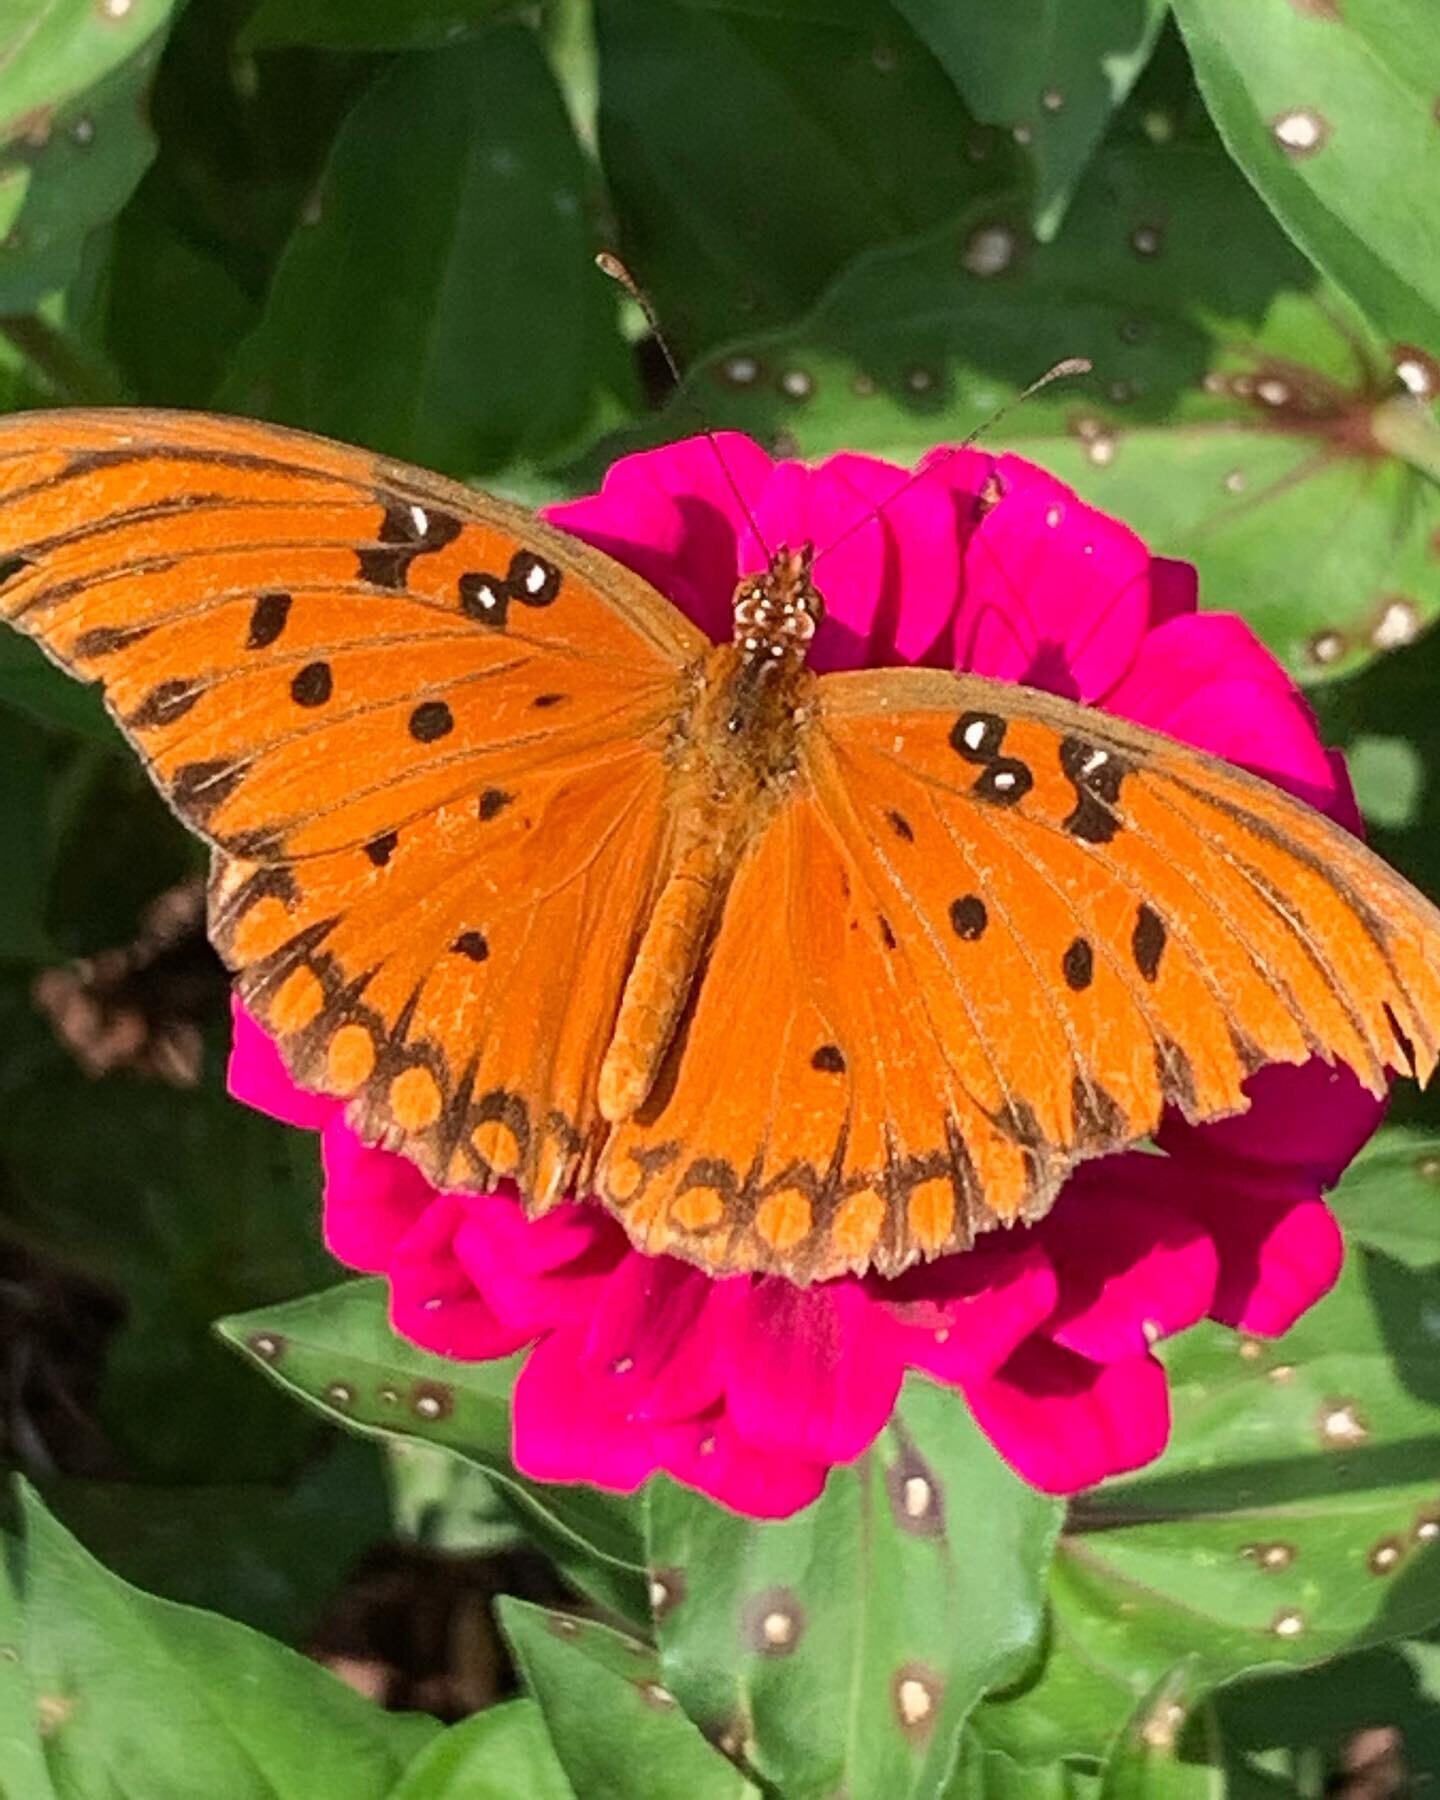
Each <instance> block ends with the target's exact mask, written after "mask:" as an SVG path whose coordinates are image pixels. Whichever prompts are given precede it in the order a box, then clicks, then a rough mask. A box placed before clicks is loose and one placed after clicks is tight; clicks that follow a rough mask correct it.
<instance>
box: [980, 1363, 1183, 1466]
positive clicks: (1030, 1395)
mask: <svg viewBox="0 0 1440 1800" xmlns="http://www.w3.org/2000/svg"><path fill="white" fill-rule="evenodd" d="M966 1397H967V1398H968V1400H969V1402H970V1406H971V1410H972V1411H973V1412H974V1414H975V1418H976V1420H977V1422H978V1423H979V1425H980V1428H981V1430H982V1431H984V1432H985V1434H986V1435H987V1436H988V1437H989V1438H990V1440H991V1442H992V1443H993V1444H994V1445H995V1448H996V1449H997V1450H998V1451H999V1452H1000V1454H1001V1455H1002V1456H1003V1457H1004V1458H1005V1460H1006V1461H1007V1462H1008V1463H1009V1464H1010V1466H1011V1467H1012V1468H1013V1469H1014V1470H1015V1471H1016V1473H1017V1474H1019V1475H1021V1476H1022V1477H1023V1478H1024V1479H1025V1480H1026V1481H1028V1482H1030V1483H1031V1484H1032V1485H1033V1486H1035V1487H1038V1488H1041V1489H1043V1490H1044V1491H1045V1492H1046V1493H1047V1494H1073V1493H1075V1492H1076V1491H1077V1490H1078V1489H1080V1488H1084V1487H1091V1486H1093V1485H1094V1483H1095V1482H1097V1481H1103V1480H1104V1479H1105V1478H1106V1477H1107V1476H1109V1475H1120V1474H1123V1473H1124V1472H1125V1471H1126V1470H1127V1469H1138V1468H1139V1467H1140V1466H1141V1465H1142V1464H1143V1463H1147V1462H1151V1461H1153V1460H1154V1458H1155V1457H1157V1456H1158V1455H1159V1454H1160V1452H1161V1451H1162V1450H1163V1449H1164V1448H1165V1440H1166V1439H1167V1438H1168V1437H1169V1435H1170V1395H1169V1392H1168V1390H1167V1388H1166V1385H1165V1371H1164V1369H1162V1368H1161V1366H1160V1364H1159V1363H1158V1362H1156V1361H1155V1359H1154V1357H1152V1356H1127V1357H1123V1358H1122V1359H1121V1360H1120V1361H1118V1362H1112V1363H1093V1362H1088V1361H1086V1359H1085V1358H1084V1357H1083V1356H1076V1355H1075V1354H1074V1352H1073V1351H1070V1350H1062V1349H1061V1348H1060V1347H1059V1345H1057V1344H1049V1343H1046V1342H1044V1341H1043V1340H1041V1339H1032V1340H1031V1341H1030V1342H1029V1343H1028V1344H1026V1345H1025V1346H1024V1348H1023V1349H1021V1350H1019V1351H1017V1352H1016V1354H1015V1355H1014V1356H1012V1357H1011V1359H1010V1361H1009V1362H1008V1363H1006V1365H1005V1367H1004V1368H1003V1369H1001V1371H1000V1372H999V1374H998V1375H995V1376H992V1377H991V1378H990V1380H988V1381H982V1382H980V1383H978V1384H977V1385H976V1386H975V1387H973V1388H970V1389H969V1390H967V1396H966Z"/></svg>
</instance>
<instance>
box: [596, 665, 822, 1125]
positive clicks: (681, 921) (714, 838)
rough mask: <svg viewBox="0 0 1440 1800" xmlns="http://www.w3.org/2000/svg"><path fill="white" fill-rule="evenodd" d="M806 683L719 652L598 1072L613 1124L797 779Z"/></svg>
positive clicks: (676, 1016)
mask: <svg viewBox="0 0 1440 1800" xmlns="http://www.w3.org/2000/svg"><path fill="white" fill-rule="evenodd" d="M810 680H811V678H810V677H809V676H808V675H806V674H804V672H803V670H802V669H801V668H800V666H799V664H798V662H797V663H791V664H789V665H787V666H785V667H780V666H775V665H772V666H766V664H765V663H764V662H763V661H762V660H761V658H760V657H759V656H756V655H750V654H746V653H745V651H744V649H743V646H738V647H737V646H731V645H725V646H722V647H721V648H719V649H717V650H715V651H714V652H712V654H711V657H710V659H709V661H708V663H707V665H706V667H705V669H704V671H703V672H702V674H701V676H700V679H699V682H698V684H697V698H696V702H695V705H694V709H693V711H692V713H691V714H690V716H689V718H688V719H687V721H686V726H685V732H684V740H683V741H684V749H683V750H682V752H681V754H680V757H679V759H678V761H677V763H676V765H675V767H674V771H673V778H674V786H673V789H672V797H671V805H672V816H673V817H674V818H675V819H677V820H678V821H680V824H679V827H678V830H677V831H676V834H675V839H674V842H673V846H672V848H671V851H670V854H669V857H668V859H667V866H666V874H665V877H664V879H663V881H662V883H661V886H660V891H659V896H658V898H657V899H656V901H655V905H654V908H653V910H652V911H651V914H650V917H649V920H648V921H647V923H646V926H645V929H644V932H643V933H642V935H641V939H640V946H639V949H638V950H637V952H636V955H635V960H634V962H633V963H632V964H631V966H630V973H629V976H628V978H627V980H626V983H625V989H624V993H623V995H622V996H621V1001H620V1010H619V1013H618V1015H617V1018H616V1022H615V1030H614V1032H613V1034H612V1036H611V1039H610V1047H609V1050H608V1051H607V1052H606V1056H605V1061H604V1064H603V1065H602V1068H601V1071H600V1081H599V1091H598V1096H597V1098H598V1101H599V1106H600V1111H601V1113H602V1115H603V1116H604V1117H605V1118H606V1119H608V1120H609V1121H610V1122H611V1124H618V1123H620V1122H621V1121H622V1120H624V1119H628V1118H630V1117H632V1116H633V1115H634V1114H635V1113H636V1112H637V1111H638V1110H639V1109H640V1107H641V1106H642V1105H643V1104H644V1102H645V1100H646V1098H647V1096H648V1095H649V1094H650V1091H651V1089H652V1088H653V1087H654V1085H655V1081H656V1078H657V1076H658V1074H659V1072H660V1065H661V1063H662V1061H663V1059H664V1056H665V1052H666V1050H667V1049H668V1048H669V1046H670V1041H671V1039H672V1038H673V1037H674V1035H675V1031H676V1028H677V1026H678V1025H679V1023H680V1019H681V1016H682V1014H683V1013H684V1010H685V1006H686V1002H687V1001H688V999H689V997H690V992H691V989H692V988H693V987H694V985H695V981H696V978H697V976H698V975H699V972H700V969H701V965H702V963H703V961H704V957H705V951H706V946H707V944H708V942H709V939H710V935H711V931H712V929H713V927H714V925H715V922H716V920H717V919H718V917H719V914H720V910H721V907H722V906H723V904H724V900H725V896H726V893H727V892H728V891H729V887H730V883H731V881H732V879H733V878H734V874H735V870H736V868H737V866H738V864H739V861H740V857H741V855H742V853H743V851H744V848H745V845H746V844H747V843H748V842H749V841H750V840H751V839H752V838H753V837H755V836H756V835H757V834H758V833H759V832H760V831H761V830H762V829H763V826H764V824H765V822H766V821H767V820H768V818H769V815H770V812H771V809H772V807H773V805H774V803H775V801H776V799H777V797H778V794H779V793H780V792H781V791H782V790H783V788H784V786H785V785H786V783H787V781H788V780H789V779H790V776H791V775H792V774H793V769H794V764H795V743H796V740H797V735H798V731H799V726H798V723H797V719H798V716H799V712H800V710H801V709H800V701H801V699H802V695H803V693H804V692H805V688H806V685H807V684H808V682H809V681H810Z"/></svg>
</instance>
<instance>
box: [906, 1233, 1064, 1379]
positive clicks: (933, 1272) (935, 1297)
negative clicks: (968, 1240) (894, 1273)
mask: <svg viewBox="0 0 1440 1800" xmlns="http://www.w3.org/2000/svg"><path fill="white" fill-rule="evenodd" d="M1027 1236H1028V1234H1027ZM1058 1291H1059V1284H1058V1282H1057V1280H1056V1276H1055V1269H1054V1267H1053V1265H1052V1263H1051V1261H1050V1258H1049V1257H1048V1256H1047V1255H1046V1254H1045V1252H1044V1250H1043V1249H1041V1248H1040V1246H1039V1245H1038V1244H1037V1243H1035V1242H1033V1241H1027V1242H1026V1243H1025V1245H1024V1247H1023V1248H1016V1249H1010V1248H1009V1247H1008V1246H1007V1247H1005V1248H1003V1249H1001V1248H995V1249H992V1248H991V1247H990V1246H989V1245H988V1244H987V1245H983V1246H977V1248H976V1249H974V1250H970V1251H966V1252H964V1253H963V1254H962V1255H959V1256H946V1257H942V1258H941V1259H940V1260H939V1261H938V1262H933V1263H924V1264H921V1265H920V1266H919V1267H918V1268H914V1269H909V1270H907V1271H906V1273H905V1274H904V1275H901V1276H900V1277H898V1278H897V1279H896V1280H894V1281H885V1282H876V1283H875V1284H874V1285H873V1286H872V1287H871V1289H870V1292H871V1294H872V1295H873V1297H874V1298H875V1299H876V1300H877V1301H879V1302H881V1303H882V1304H884V1305H885V1307H886V1310H887V1311H888V1312H889V1313H890V1315H891V1317H892V1318H893V1319H894V1320H895V1321H896V1323H897V1324H899V1325H900V1326H902V1327H903V1328H904V1343H903V1350H902V1354H903V1356H904V1359H905V1361H906V1362H907V1363H908V1364H909V1365H910V1366H911V1367H912V1368H915V1369H923V1370H924V1371H925V1373H926V1374H927V1375H933V1376H934V1377H935V1379H936V1380H937V1381H944V1382H948V1383H951V1384H962V1385H963V1384H964V1383H966V1382H971V1381H979V1380H981V1379H982V1378H983V1377H984V1376H986V1375H991V1374H993V1373H994V1372H995V1370H996V1369H998V1368H999V1367H1000V1365H1001V1364H1002V1363H1003V1362H1004V1361H1005V1360H1006V1359H1007V1357H1009V1356H1010V1355H1011V1354H1012V1353H1013V1352H1014V1351H1015V1350H1017V1349H1018V1348H1019V1346H1020V1345H1021V1344H1022V1343H1023V1342H1024V1341H1025V1339H1026V1338H1027V1337H1029V1335H1030V1334H1031V1332H1032V1331H1035V1330H1036V1329H1038V1327H1039V1326H1041V1325H1042V1324H1043V1323H1044V1322H1045V1320H1046V1319H1047V1318H1048V1317H1049V1316H1050V1313H1051V1312H1052V1310H1053V1309H1054V1306H1055V1301H1056V1297H1057V1294H1058Z"/></svg>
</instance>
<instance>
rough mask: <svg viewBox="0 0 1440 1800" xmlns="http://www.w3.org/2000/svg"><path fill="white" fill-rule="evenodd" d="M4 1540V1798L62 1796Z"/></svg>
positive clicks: (0, 1566)
mask: <svg viewBox="0 0 1440 1800" xmlns="http://www.w3.org/2000/svg"><path fill="white" fill-rule="evenodd" d="M9 1548H10V1546H9V1545H8V1544H6V1543H5V1542H4V1540H3V1539H0V1800H56V1797H55V1788H54V1784H53V1783H52V1782H51V1780H50V1777H49V1774H48V1773H47V1772H46V1768H45V1753H44V1751H43V1750H42V1749H41V1746H40V1714H39V1710H38V1708H37V1707H36V1704H35V1690H34V1688H33V1687H32V1686H31V1684H30V1676H29V1672H28V1670H27V1669H26V1666H25V1658H24V1634H25V1621H24V1618H23V1615H22V1613H21V1610H20V1597H19V1595H18V1594H17V1593H16V1591H15V1585H14V1583H13V1582H12V1580H11V1577H10V1568H9V1561H8V1558H7V1556H6V1551H7V1550H8V1549H9Z"/></svg>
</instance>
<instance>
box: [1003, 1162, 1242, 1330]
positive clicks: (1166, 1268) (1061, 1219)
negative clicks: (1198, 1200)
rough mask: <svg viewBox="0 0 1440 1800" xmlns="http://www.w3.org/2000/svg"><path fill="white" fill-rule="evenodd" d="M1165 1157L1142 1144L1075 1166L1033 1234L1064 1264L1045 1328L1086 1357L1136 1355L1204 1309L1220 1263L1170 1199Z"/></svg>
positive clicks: (1203, 1233) (1202, 1314)
mask: <svg viewBox="0 0 1440 1800" xmlns="http://www.w3.org/2000/svg"><path fill="white" fill-rule="evenodd" d="M1166 1176H1167V1171H1166V1167H1165V1164H1164V1163H1163V1162H1161V1161H1160V1160H1159V1159H1158V1158H1156V1157H1153V1156H1148V1155H1143V1154H1141V1153H1139V1152H1135V1153H1132V1154H1130V1155H1127V1156H1111V1157H1106V1158H1105V1159H1104V1160H1103V1161H1101V1162H1098V1163H1091V1164H1089V1165H1087V1166H1086V1167H1084V1168H1082V1169H1080V1170H1079V1171H1078V1172H1077V1174H1076V1175H1074V1176H1073V1177H1072V1178H1071V1180H1070V1181H1069V1183H1068V1184H1067V1185H1066V1188H1065V1191H1064V1193H1063V1194H1062V1195H1061V1196H1060V1200H1059V1202H1058V1204H1057V1205H1056V1207H1055V1209H1054V1211H1053V1212H1051V1213H1050V1215H1049V1216H1048V1217H1047V1218H1046V1219H1045V1220H1044V1222H1043V1223H1042V1224H1041V1225H1040V1227H1039V1228H1038V1232H1037V1235H1038V1236H1039V1237H1040V1239H1041V1241H1042V1242H1043V1243H1044V1245H1045V1248H1046V1250H1047V1251H1048V1252H1049V1255H1050V1259H1051V1261H1052V1262H1053V1263H1054V1264H1055V1267H1056V1268H1057V1269H1059V1270H1061V1271H1062V1280H1061V1286H1060V1298H1059V1303H1058V1305H1057V1306H1056V1309H1055V1314H1054V1317H1053V1318H1052V1319H1051V1321H1050V1323H1049V1325H1048V1326H1047V1327H1046V1335H1047V1336H1048V1337H1050V1338H1053V1339H1054V1341H1055V1342H1056V1343H1057V1344H1060V1345H1061V1346H1063V1347H1064V1348H1065V1349H1067V1350H1073V1351H1074V1352H1075V1353H1076V1354H1077V1355H1078V1356H1084V1357H1087V1358H1089V1360H1090V1361H1092V1362H1098V1363H1108V1362H1116V1361H1118V1360H1120V1359H1121V1358H1122V1357H1127V1356H1143V1355H1144V1354H1145V1352H1146V1351H1147V1350H1148V1348H1149V1346H1150V1345H1151V1344H1152V1343H1154V1342H1156V1341H1158V1340H1159V1339H1160V1338H1162V1337H1169V1336H1170V1335H1171V1334H1172V1333H1174V1332H1176V1331H1183V1330H1184V1329H1185V1327H1186V1326H1187V1325H1194V1324H1196V1323H1197V1322H1198V1321H1199V1320H1200V1319H1203V1318H1204V1317H1205V1314H1206V1311H1207V1309H1208V1308H1209V1306H1210V1303H1211V1301H1212V1300H1213V1299H1214V1296H1215V1282H1216V1278H1217V1275H1218V1273H1219V1262H1218V1259H1217V1257H1216V1254H1215V1246H1214V1244H1213V1243H1212V1242H1211V1240H1210V1236H1209V1234H1208V1233H1207V1232H1206V1231H1205V1229H1204V1228H1203V1227H1202V1226H1201V1225H1200V1224H1199V1223H1197V1221H1196V1220H1195V1219H1194V1218H1193V1217H1191V1216H1190V1215H1189V1214H1188V1213H1186V1212H1185V1211H1183V1210H1182V1209H1181V1208H1179V1207H1176V1206H1172V1205H1170V1204H1169V1202H1168V1199H1167V1196H1166Z"/></svg>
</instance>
